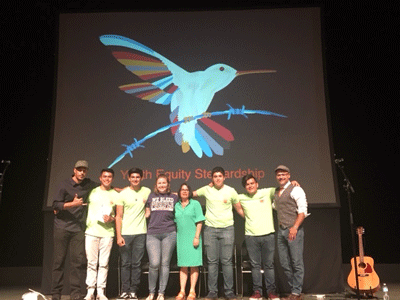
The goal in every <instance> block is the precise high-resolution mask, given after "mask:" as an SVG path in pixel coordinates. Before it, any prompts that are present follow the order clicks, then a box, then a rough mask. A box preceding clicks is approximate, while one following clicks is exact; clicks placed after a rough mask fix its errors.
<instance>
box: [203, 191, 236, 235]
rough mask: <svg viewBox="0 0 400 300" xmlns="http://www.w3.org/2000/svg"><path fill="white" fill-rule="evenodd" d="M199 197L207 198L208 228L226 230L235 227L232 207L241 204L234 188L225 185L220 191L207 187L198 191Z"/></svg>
mask: <svg viewBox="0 0 400 300" xmlns="http://www.w3.org/2000/svg"><path fill="white" fill-rule="evenodd" d="M197 195H198V196H202V197H205V198H206V222H205V224H206V225H207V226H211V227H214V228H225V227H228V226H232V225H233V212H232V205H233V204H236V203H238V202H239V200H238V194H237V192H236V191H235V189H234V188H232V187H230V186H227V185H225V184H224V186H223V187H222V188H221V189H219V190H218V189H216V188H215V187H210V186H208V185H206V186H203V187H202V188H200V189H198V190H197Z"/></svg>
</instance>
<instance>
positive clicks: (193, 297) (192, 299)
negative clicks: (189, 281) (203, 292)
mask: <svg viewBox="0 0 400 300" xmlns="http://www.w3.org/2000/svg"><path fill="white" fill-rule="evenodd" d="M186 299H187V300H196V293H195V292H190V293H189V296H187V298H186Z"/></svg>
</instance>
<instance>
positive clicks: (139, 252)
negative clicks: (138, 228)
mask: <svg viewBox="0 0 400 300" xmlns="http://www.w3.org/2000/svg"><path fill="white" fill-rule="evenodd" d="M122 237H123V238H124V240H125V245H124V246H122V247H120V248H119V253H120V255H121V283H122V287H121V291H122V292H125V293H137V290H138V287H139V284H140V275H141V274H142V269H141V267H140V264H141V261H142V258H143V254H144V249H145V247H146V234H135V235H123V236H122Z"/></svg>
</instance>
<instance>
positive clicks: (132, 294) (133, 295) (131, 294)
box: [129, 293, 138, 300]
mask: <svg viewBox="0 0 400 300" xmlns="http://www.w3.org/2000/svg"><path fill="white" fill-rule="evenodd" d="M130 296H131V297H130V298H129V299H135V300H137V299H138V297H137V295H136V293H130Z"/></svg>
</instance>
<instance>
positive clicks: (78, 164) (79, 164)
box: [74, 160, 89, 169]
mask: <svg viewBox="0 0 400 300" xmlns="http://www.w3.org/2000/svg"><path fill="white" fill-rule="evenodd" d="M74 168H75V169H78V168H86V169H89V164H88V162H87V161H86V160H78V161H77V162H76V163H75V167H74Z"/></svg>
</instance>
